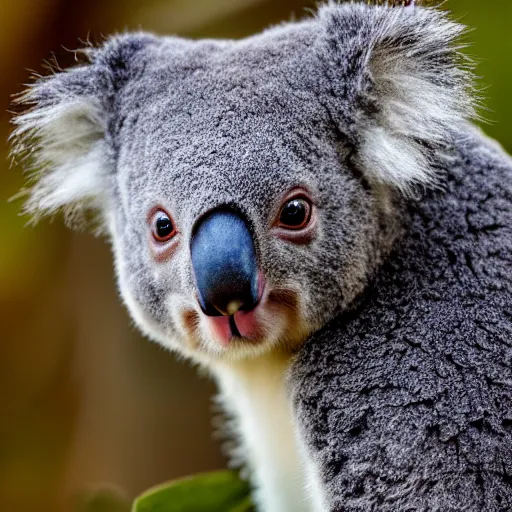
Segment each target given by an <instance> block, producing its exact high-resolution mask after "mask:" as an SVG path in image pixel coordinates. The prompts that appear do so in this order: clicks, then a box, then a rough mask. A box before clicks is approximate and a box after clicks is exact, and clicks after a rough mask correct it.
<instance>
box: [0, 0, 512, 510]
mask: <svg viewBox="0 0 512 512" xmlns="http://www.w3.org/2000/svg"><path fill="white" fill-rule="evenodd" d="M314 5H315V2H314V1H309V0H216V1H213V0H88V1H83V0H15V1H13V0H0V101H1V105H0V106H1V108H0V137H1V138H2V140H7V137H8V134H9V132H10V130H11V128H10V127H9V114H8V113H7V110H8V109H9V108H10V107H9V103H10V100H11V98H10V96H11V95H12V94H13V93H16V92H19V91H20V90H22V88H23V84H24V83H26V82H27V81H28V79H29V76H30V71H29V70H35V71H38V72H41V71H42V69H43V68H42V65H41V63H42V61H43V60H44V59H51V58H53V56H54V57H55V58H56V59H57V61H58V62H59V64H60V65H61V66H62V67H66V66H67V65H71V64H72V63H73V56H72V54H70V53H68V52H66V51H65V49H64V48H69V49H74V48H77V47H79V46H80V42H79V38H80V39H82V40H85V39H87V38H89V39H91V40H92V41H101V39H102V36H103V35H106V34H110V33H112V32H115V31H123V30H126V29H145V30H150V31H154V32H157V33H176V34H179V35H182V36H188V37H234V38H237V37H241V36H244V35H246V34H249V33H251V32H255V31H258V30H260V29H262V28H264V27H265V26H267V25H269V24H272V23H278V22H280V21H282V20H288V19H291V18H292V17H301V16H303V15H304V14H305V9H306V8H311V7H314ZM445 8H449V9H451V10H452V11H453V13H454V15H455V16H456V17H457V18H459V19H461V20H462V21H463V22H464V23H466V24H467V25H469V26H470V27H472V28H474V31H472V32H471V33H470V34H469V36H468V39H469V40H470V41H472V42H473V44H472V46H471V47H470V48H469V49H468V52H469V53H470V54H471V55H472V56H474V57H475V58H476V59H477V61H478V63H479V66H478V74H479V75H480V76H482V77H483V79H482V80H481V86H482V88H483V93H484V96H485V98H486V100H485V104H486V107H487V108H488V110H486V111H485V112H484V116H485V117H486V118H487V119H488V120H489V121H490V122H489V123H488V124H486V125H485V126H484V128H485V130H486V131H487V132H488V133H489V134H490V135H492V136H495V137H496V138H498V139H499V140H500V141H501V142H502V144H504V146H505V147H506V148H507V149H509V150H512V101H511V100H510V92H511V91H512V66H511V57H510V56H511V55H512V37H511V34H510V32H511V30H512V3H510V2H507V1H506V0H495V1H492V2H483V1H482V0H451V1H449V2H448V3H447V4H446V5H445ZM0 151H2V153H3V154H2V155H1V158H0V170H1V172H0V510H2V511H12V512H25V511H27V512H29V511H30V512H35V511H38V512H39V511H49V512H59V511H63V512H68V511H73V510H78V508H77V507H78V505H77V503H78V502H79V496H81V495H83V493H84V492H89V490H91V489H93V490H94V489H97V488H102V487H105V486H107V487H110V488H112V489H115V490H116V492H119V493H121V494H123V495H124V496H126V498H127V499H131V498H133V496H135V495H137V494H138V493H140V492H141V491H143V490H144V489H146V488H147V487H149V486H151V485H153V484H155V483H158V482H161V481H165V480H168V479H171V478H175V477H178V476H181V475H186V474H189V473H193V472H197V471H203V470H210V469H215V468H221V467H223V466H224V464H225V463H224V460H223V458H222V456H221V454H220V451H219V448H218V446H217V444H216V442H215V441H214V440H212V435H211V414H210V409H211V407H210V398H211V395H212V394H213V392H214V388H213V385H212V383H210V382H208V380H207V379H205V378H200V377H198V376H197V375H196V374H195V371H194V370H193V369H192V368H189V367H188V366H187V365H186V364H184V363H179V362H177V361H176V360H175V359H174V357H173V356H172V355H171V354H168V353H166V352H165V351H164V350H162V349H160V348H159V347H157V346H155V345H153V344H151V343H149V342H147V341H146V340H143V339H142V338H141V337H140V336H139V335H138V334H137V333H136V332H135V330H134V328H133V326H132V325H131V323H130V321H129V318H128V315H127V313H126V312H125V311H124V309H123V307H122V306H121V305H120V303H119V300H118V297H117V292H116V288H115V283H114V280H113V274H112V265H111V259H110V254H109V247H108V246H107V244H106V243H104V241H102V240H101V239H97V238H94V237H92V236H90V235H87V234H83V233H71V232H68V231H66V230H65V228H63V226H62V225H61V223H58V222H55V223H49V222H43V223H41V224H40V225H38V226H37V227H36V228H34V229H32V228H26V227H25V223H26V220H27V219H25V218H23V217H20V216H19V215H18V212H19V208H20V204H19V203H17V202H11V203H9V202H7V199H8V198H9V197H10V196H12V195H13V194H15V192H16V191H17V190H18V189H19V188H20V187H21V186H22V183H23V180H22V176H21V171H20V169H18V168H17V167H12V168H10V165H9V161H8V144H7V143H6V144H5V145H4V146H3V149H2V150H0Z"/></svg>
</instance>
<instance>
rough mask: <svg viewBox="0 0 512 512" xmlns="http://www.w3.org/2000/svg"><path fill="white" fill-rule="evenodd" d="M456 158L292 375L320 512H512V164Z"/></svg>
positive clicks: (471, 151) (467, 151) (502, 159)
mask: <svg viewBox="0 0 512 512" xmlns="http://www.w3.org/2000/svg"><path fill="white" fill-rule="evenodd" d="M457 147H458V151H457V154H456V155H455V156H454V157H452V158H450V159H447V160H446V161H445V162H444V163H443V166H442V170H443V174H444V179H443V184H444V189H445V190H444V191H436V192H429V193H428V194H427V195H426V196H425V197H423V198H422V199H421V200H419V201H410V202H409V203H408V204H406V205H404V207H403V210H402V215H403V219H404V221H403V222H404V225H405V226H406V233H405V235H404V237H403V239H402V241H401V243H400V244H399V245H398V246H397V248H396V249H395V251H394V252H393V254H392V255H391V257H390V259H389V261H388V262H387V263H386V264H385V265H384V267H383V268H382V270H381V272H380V273H379V275H378V277H377V278H376V280H375V281H374V283H373V284H372V286H371V287H369V288H368V289H367V291H366V292H365V294H364V296H363V297H362V298H361V303H360V304H359V306H358V307H357V309H355V310H354V311H352V312H351V313H350V314H348V315H345V316H340V317H339V318H337V319H336V320H335V321H334V322H332V323H331V324H330V325H329V326H327V327H325V328H324V329H323V330H322V331H321V332H319V333H317V334H315V336H314V337H313V338H311V339H310V340H309V341H308V342H307V343H306V344H305V346H304V347H303V349H302V351H301V353H300V357H299V358H298V360H297V361H296V362H295V367H294V371H293V374H292V376H291V379H290V384H291V388H292V395H293V402H294V404H295V410H296V416H297V418H299V421H300V431H301V432H302V433H303V434H304V438H305V440H306V442H307V444H308V447H309V450H310V454H311V457H313V458H314V460H316V462H317V464H318V466H319V467H320V471H321V474H322V482H323V485H324V486H325V487H324V488H325V489H326V491H327V495H328V502H329V510H333V511H334V510H336V511H343V512H355V511H371V510H378V511H405V510H411V511H412V510H414V511H425V512H427V511H428V512H451V511H453V512H455V511H457V512H458V511H462V510H464V511H468V512H469V511H471V512H472V511H474V512H477V511H478V512H480V511H485V512H498V511H501V512H505V511H508V510H512V161H511V159H510V158H509V156H508V155H505V154H504V153H503V152H502V151H501V150H500V149H499V148H498V147H497V146H496V145H495V144H494V143H492V142H490V141H488V140H485V138H484V137H483V136H482V135H481V134H479V133H472V132H465V133H463V134H460V135H459V138H458V143H457ZM334 432H335V433H336V434H335V435H333V433H334Z"/></svg>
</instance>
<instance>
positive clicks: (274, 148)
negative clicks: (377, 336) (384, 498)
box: [13, 2, 474, 512]
mask: <svg viewBox="0 0 512 512" xmlns="http://www.w3.org/2000/svg"><path fill="white" fill-rule="evenodd" d="M399 3H400V4H404V5H405V4H407V7H404V6H398V5H397V6H394V7H393V6H391V5H390V4H389V5H367V4H363V3H344V4H340V5H337V4H334V3H330V4H329V5H326V6H323V7H321V8H320V9H319V11H318V12H317V13H316V14H315V15H314V16H312V17H311V18H309V19H305V20H303V21H299V22H294V23H285V24H282V25H279V26H277V27H274V28H270V29H268V30H266V31H264V32H263V33H261V34H258V35H255V36H252V37H249V38H247V39H242V40H239V41H230V40H197V41H195V40H194V41H193V40H188V39H182V38H178V37H159V36H155V35H152V34H147V33H129V34H124V35H121V36H116V37H112V38H111V39H108V40H107V41H106V42H105V43H104V44H103V45H102V46H100V47H98V48H86V49H85V50H83V52H82V54H83V56H84V62H83V64H81V65H79V66H77V67H74V68H72V69H69V70H67V71H65V72H59V73H56V74H54V75H51V76H49V77H46V78H42V79H39V80H37V81H36V82H35V83H34V84H33V85H32V86H31V87H30V88H29V90H28V91H27V92H26V93H25V95H24V96H23V97H22V98H21V100H20V101H21V103H23V104H24V105H26V106H27V107H28V108H27V110H26V112H25V113H23V114H22V115H20V116H19V117H17V118H16V119H15V121H14V122H15V123H16V125H17V129H16V131H15V133H14V136H13V138H14V141H15V146H14V147H15V149H14V152H15V153H16V154H27V155H28V156H29V159H30V160H31V161H32V166H33V169H34V170H35V174H34V180H33V182H32V185H31V188H29V189H28V191H27V194H28V197H27V202H26V212H28V213H29V214H31V215H33V216H34V218H35V219H37V218H38V217H40V216H42V215H52V214H54V213H56V212H58V211H62V212H64V214H65V217H66V220H67V221H68V222H69V223H70V224H72V225H77V224H80V222H82V221H83V220H84V219H85V218H88V219H90V218H91V215H90V212H93V213H94V214H95V215H94V220H93V221H92V222H93V228H94V229H96V230H98V231H100V232H102V233H104V234H106V236H107V237H108V238H109V240H110V241H111V243H112V248H113V253H114V257H115V264H116V271H117V277H118V283H119V289H120V294H121V297H122V299H123V301H124V303H125V304H126V306H127V308H128V310H129V312H130V314H131V315H132V317H133V318H134V320H135V322H136V323H137V325H138V326H139V327H140V329H141V330H142V331H143V332H144V333H145V334H146V335H147V336H148V337H149V338H151V339H153V340H155V341H156V342H158V343H160V344H162V345H164V346H165V347H168V348H170V349H172V350H173V351H175V352H177V353H179V354H182V355H184V356H186V357H187V358H190V359H191V360H192V361H194V362H196V363H199V364H200V365H201V366H202V367H204V368H206V369H208V370H209V371H210V372H211V373H212V375H213V376H214V377H215V379H216V380H217V382H218V384H219V388H220V398H219V400H220V401H221V403H222V404H223V406H224V408H225V410H226V412H227V413H228V414H229V415H231V416H232V420H229V421H228V425H229V428H230V429H232V430H233V435H234V436H236V437H237V439H238V440H239V446H238V448H236V449H235V450H233V452H232V453H231V456H232V458H233V461H234V463H235V464H242V465H245V466H246V467H247V469H248V471H249V473H248V474H249V475H250V478H251V481H252V483H253V486H254V493H255V499H256V502H257V504H258V507H259V509H260V510H262V511H265V512H300V511H315V512H318V511H321V510H327V509H328V508H329V507H328V505H327V504H326V503H327V502H326V500H325V498H324V490H323V486H322V483H321V475H320V473H319V471H318V468H317V466H316V464H315V462H314V461H313V460H312V458H311V457H310V456H308V454H307V453H308V452H307V451H306V449H305V447H304V445H303V443H302V442H301V440H300V439H301V436H300V435H299V434H300V432H299V427H298V423H297V422H296V420H295V418H294V414H293V413H292V408H291V403H290V400H289V397H288V391H287V384H286V375H287V372H288V370H289V367H290V364H291V362H292V361H293V360H294V358H295V357H296V354H297V353H298V352H299V351H300V350H299V349H300V348H301V347H302V346H303V344H304V342H305V341H306V340H307V339H308V338H309V337H310V336H314V333H316V332H317V331H318V330H319V329H321V328H322V327H324V326H325V325H327V324H328V323H329V322H331V321H332V320H333V319H335V318H336V317H338V316H339V315H340V314H344V313H347V312H350V311H351V310H353V309H354V308H355V307H356V306H357V304H358V303H359V300H360V298H361V296H362V294H363V291H364V290H365V289H366V288H367V285H368V284H369V283H370V282H371V280H372V279H373V278H374V276H376V275H377V274H378V271H379V268H380V266H381V264H382V263H383V262H384V261H385V260H386V258H387V256H388V255H389V253H390V251H391V250H392V249H393V247H394V246H395V245H396V243H395V242H397V239H398V238H400V236H401V233H402V229H403V227H402V223H401V211H402V206H403V204H404V203H405V202H407V201H410V200H414V199H415V198H418V197H419V195H420V194H421V192H422V191H423V190H425V189H428V188H430V187H432V186H435V185H436V183H437V180H438V177H439V176H438V169H439V165H438V162H439V161H440V159H446V158H449V157H450V156H449V155H450V154H451V152H452V151H453V150H454V141H455V140H456V137H455V134H457V133H461V132H464V131H468V130H472V128H469V124H468V120H469V119H470V118H471V117H472V116H473V115H474V100H473V97H472V92H471V88H472V77H471V74H470V72H469V71H468V70H467V65H466V63H465V61H464V60H463V58H462V57H460V55H459V53H458V48H459V43H458V37H459V36H460V35H461V33H462V32H463V28H462V27H461V26H460V25H458V24H456V23H454V22H452V21H450V19H449V18H448V17H447V15H446V13H444V12H441V11H439V10H436V9H429V8H422V7H418V6H414V2H399ZM86 214H87V215H86ZM312 378H313V377H312ZM337 510H341V509H337ZM361 510H362V509H361ZM386 510H387V509H386Z"/></svg>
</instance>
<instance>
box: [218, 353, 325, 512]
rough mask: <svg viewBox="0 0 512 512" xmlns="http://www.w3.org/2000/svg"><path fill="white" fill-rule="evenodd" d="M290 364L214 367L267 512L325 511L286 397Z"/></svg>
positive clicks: (278, 358)
mask: <svg viewBox="0 0 512 512" xmlns="http://www.w3.org/2000/svg"><path fill="white" fill-rule="evenodd" d="M289 363H290V357H289V356H287V355H284V354H272V355H266V356H264V357H261V358H259V359H256V360H254V359H251V360H249V361H238V362H230V363H221V364H217V365H215V367H214V372H215V375H216V377H217V381H218V384H219V388H220V391H221V400H222V403H223V405H224V407H225V408H226V410H227V412H228V413H229V414H231V415H232V416H233V417H234V418H235V420H236V421H235V424H236V432H234V434H235V435H237V436H239V438H240V455H241V456H243V457H244V460H245V461H246V463H247V466H248V467H249V469H250V472H251V480H252V483H253V485H254V487H255V490H254V496H255V499H256V502H257V504H258V508H259V510H261V511H262V512H312V511H315V512H316V511H319V510H321V508H318V505H317V506H315V505H314V503H318V502H319V497H315V496H313V495H312V489H311V479H310V476H312V475H307V473H309V471H308V469H309V468H310V466H311V465H310V464H307V463H306V461H305V460H304V457H303V453H304V451H303V450H302V449H301V445H300V442H299V441H298V438H297V435H296V429H295V425H294V422H293V417H292V411H291V405H290V403H289V401H288V399H287V396H286V389H285V383H284V377H285V372H286V370H287V368H288V365H289ZM313 478H314V477H313ZM308 481H309V485H308ZM313 494H314V493H313Z"/></svg>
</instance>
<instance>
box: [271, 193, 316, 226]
mask: <svg viewBox="0 0 512 512" xmlns="http://www.w3.org/2000/svg"><path fill="white" fill-rule="evenodd" d="M310 219H311V203H309V201H308V200H307V199H305V198H303V197H295V198H293V199H289V200H288V201H286V203H285V204H284V205H283V207H282V208H281V213H280V214H279V226H280V227H283V228H287V229H302V228H304V227H306V226H307V225H308V223H309V221H310Z"/></svg>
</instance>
